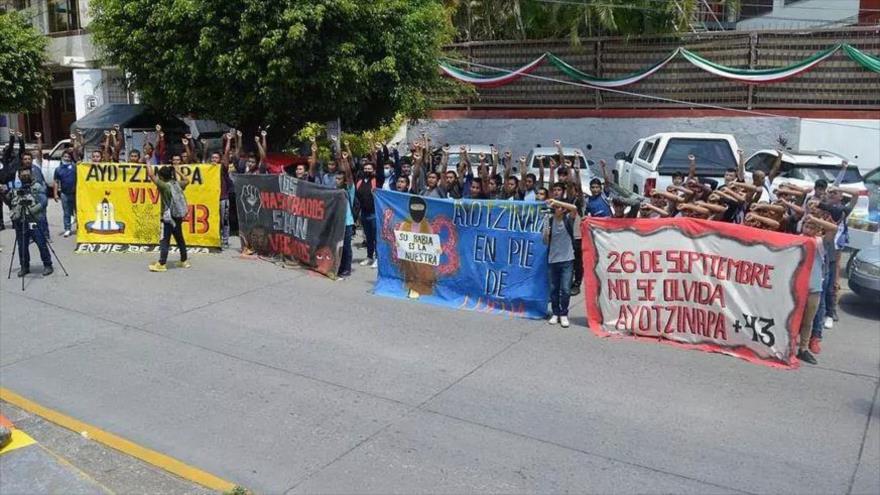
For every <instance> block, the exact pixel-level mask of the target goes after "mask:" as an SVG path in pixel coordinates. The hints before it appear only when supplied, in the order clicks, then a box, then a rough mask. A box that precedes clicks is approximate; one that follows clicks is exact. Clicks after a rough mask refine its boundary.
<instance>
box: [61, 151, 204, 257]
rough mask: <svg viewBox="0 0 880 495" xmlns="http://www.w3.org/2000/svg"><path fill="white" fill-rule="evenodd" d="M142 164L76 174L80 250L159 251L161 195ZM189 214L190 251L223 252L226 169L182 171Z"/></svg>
mask: <svg viewBox="0 0 880 495" xmlns="http://www.w3.org/2000/svg"><path fill="white" fill-rule="evenodd" d="M146 167H148V165H144V164H140V163H97V164H93V163H80V164H79V165H77V170H76V222H77V229H76V242H77V243H78V244H116V245H124V244H134V245H142V246H143V245H157V244H159V240H160V238H161V234H162V221H161V218H162V206H161V200H160V197H159V190H158V189H157V188H156V185H155V184H153V183H152V182H151V181H150V179H149V178H148V177H147V169H146ZM177 171H178V172H179V173H181V174H183V175H184V176H186V177H187V178H189V180H190V184H189V186H187V188H186V189H185V190H184V193H185V195H186V201H187V203H188V205H189V213H188V214H187V216H186V218H185V219H184V221H183V222H184V223H183V235H184V237H185V238H186V244H187V246H194V247H209V248H219V247H220V223H221V218H220V165H212V164H206V163H200V164H194V165H181V166H179V167H178V169H177Z"/></svg>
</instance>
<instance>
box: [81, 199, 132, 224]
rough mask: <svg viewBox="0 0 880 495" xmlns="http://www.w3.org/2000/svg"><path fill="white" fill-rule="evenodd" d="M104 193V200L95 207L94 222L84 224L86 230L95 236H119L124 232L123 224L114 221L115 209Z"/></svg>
mask: <svg viewBox="0 0 880 495" xmlns="http://www.w3.org/2000/svg"><path fill="white" fill-rule="evenodd" d="M109 197H110V194H109V193H105V195H104V198H103V199H102V200H101V202H100V203H98V204H97V205H96V206H95V220H94V221H92V222H87V223H86V230H87V231H89V232H92V233H95V234H120V233H123V232H125V224H124V223H123V222H117V221H116V208H115V207H114V206H113V203H112V202H111V201H110V199H109Z"/></svg>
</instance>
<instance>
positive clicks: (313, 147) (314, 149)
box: [312, 142, 318, 153]
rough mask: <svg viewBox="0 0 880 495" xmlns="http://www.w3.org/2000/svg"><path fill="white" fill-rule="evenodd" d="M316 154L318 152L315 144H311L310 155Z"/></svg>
mask: <svg viewBox="0 0 880 495" xmlns="http://www.w3.org/2000/svg"><path fill="white" fill-rule="evenodd" d="M317 152H318V145H317V144H315V143H314V142H312V153H317Z"/></svg>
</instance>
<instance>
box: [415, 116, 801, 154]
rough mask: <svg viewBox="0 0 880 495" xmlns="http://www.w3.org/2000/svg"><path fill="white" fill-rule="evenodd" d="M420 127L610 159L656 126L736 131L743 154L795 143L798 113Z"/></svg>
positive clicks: (456, 140)
mask: <svg viewBox="0 0 880 495" xmlns="http://www.w3.org/2000/svg"><path fill="white" fill-rule="evenodd" d="M421 128H424V129H425V130H426V131H427V132H428V133H429V134H430V135H431V138H432V139H433V140H434V141H435V142H437V143H449V144H490V143H491V144H495V145H496V146H500V147H501V148H502V149H510V150H511V151H512V152H513V154H514V156H518V155H523V154H527V153H528V152H529V151H530V150H531V148H532V147H534V146H535V145H536V144H541V145H542V146H552V143H553V140H554V139H561V140H562V142H563V144H564V145H565V146H575V147H580V148H583V149H585V148H586V145H587V144H588V143H589V144H592V145H593V154H592V158H593V159H594V160H597V161H598V160H599V159H600V158H604V159H605V160H609V163H611V161H610V160H611V159H612V158H613V156H614V154H615V153H616V152H618V151H629V149H630V148H631V147H632V146H633V144H635V142H636V140H637V139H639V138H642V137H646V136H650V135H651V134H656V133H658V132H674V131H678V132H719V133H729V134H733V135H734V136H736V139H737V142H738V143H739V145H740V147H741V148H742V150H743V151H745V153H746V155H747V156H748V154H750V153H752V152H754V151H757V150H759V149H763V148H773V147H775V145H776V138H777V137H778V136H779V135H780V134H781V135H783V136H785V137H786V138H788V143H789V146H790V147H792V148H794V149H796V148H798V146H799V142H798V139H799V137H800V119H798V118H795V117H790V118H789V117H766V118H765V117H704V118H577V119H455V120H426V121H421V122H419V123H418V124H417V125H411V126H409V132H408V138H409V140H413V139H415V138H416V137H417V136H418V134H419V132H420V129H421Z"/></svg>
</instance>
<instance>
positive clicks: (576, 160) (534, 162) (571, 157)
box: [532, 154, 587, 169]
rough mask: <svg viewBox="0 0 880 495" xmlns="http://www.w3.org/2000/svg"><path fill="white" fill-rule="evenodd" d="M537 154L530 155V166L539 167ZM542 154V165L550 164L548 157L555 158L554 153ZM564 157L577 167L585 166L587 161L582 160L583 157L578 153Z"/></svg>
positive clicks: (583, 167) (582, 167)
mask: <svg viewBox="0 0 880 495" xmlns="http://www.w3.org/2000/svg"><path fill="white" fill-rule="evenodd" d="M538 156H539V155H535V156H533V157H532V168H540V165H539V164H538ZM543 156H544V167H549V166H550V158H553V159H554V160H555V159H556V155H555V154H553V155H543ZM565 159H566V160H568V161H570V162H571V163H573V164H574V166H575V167H577V168H579V169H585V168H587V162H585V161H584V157H583V156H580V155H565Z"/></svg>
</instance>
